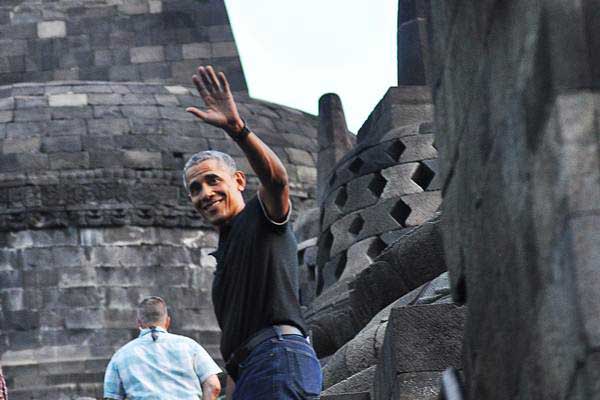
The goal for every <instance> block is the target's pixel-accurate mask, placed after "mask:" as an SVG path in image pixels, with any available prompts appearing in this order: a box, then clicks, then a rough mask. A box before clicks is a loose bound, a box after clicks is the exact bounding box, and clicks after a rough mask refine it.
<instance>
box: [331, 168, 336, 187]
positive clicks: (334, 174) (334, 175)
mask: <svg viewBox="0 0 600 400" xmlns="http://www.w3.org/2000/svg"><path fill="white" fill-rule="evenodd" d="M336 178H337V174H336V173H335V171H333V173H332V174H331V177H330V178H329V186H333V184H334V183H335V180H336Z"/></svg>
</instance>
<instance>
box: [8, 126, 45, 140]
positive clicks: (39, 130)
mask: <svg viewBox="0 0 600 400" xmlns="http://www.w3.org/2000/svg"><path fill="white" fill-rule="evenodd" d="M44 132H45V128H44V125H43V124H42V123H41V122H13V123H9V124H6V137H8V138H11V137H12V138H22V137H31V136H41V135H43V134H44Z"/></svg>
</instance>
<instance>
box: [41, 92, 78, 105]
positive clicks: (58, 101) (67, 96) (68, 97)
mask: <svg viewBox="0 0 600 400" xmlns="http://www.w3.org/2000/svg"><path fill="white" fill-rule="evenodd" d="M48 104H49V105H50V107H84V106H87V105H88V96H87V94H85V93H78V94H74V93H63V94H54V95H49V96H48Z"/></svg>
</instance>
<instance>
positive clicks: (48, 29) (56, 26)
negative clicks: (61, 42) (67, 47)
mask: <svg viewBox="0 0 600 400" xmlns="http://www.w3.org/2000/svg"><path fill="white" fill-rule="evenodd" d="M37 35H38V37H39V38H40V39H50V38H63V37H65V36H66V35H67V24H66V23H65V21H43V22H38V24H37Z"/></svg>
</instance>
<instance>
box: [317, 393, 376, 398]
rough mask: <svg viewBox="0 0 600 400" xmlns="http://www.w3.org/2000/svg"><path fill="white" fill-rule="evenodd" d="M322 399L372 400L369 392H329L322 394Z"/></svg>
mask: <svg viewBox="0 0 600 400" xmlns="http://www.w3.org/2000/svg"><path fill="white" fill-rule="evenodd" d="M321 400H371V395H370V394H369V392H355V393H342V394H328V395H323V396H321Z"/></svg>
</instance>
